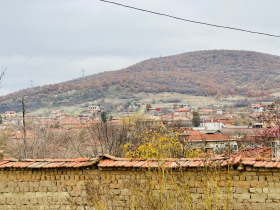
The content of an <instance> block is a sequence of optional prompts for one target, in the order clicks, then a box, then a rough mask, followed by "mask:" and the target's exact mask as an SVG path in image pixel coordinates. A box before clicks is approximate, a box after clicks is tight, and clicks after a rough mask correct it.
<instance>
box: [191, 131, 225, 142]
mask: <svg viewBox="0 0 280 210" xmlns="http://www.w3.org/2000/svg"><path fill="white" fill-rule="evenodd" d="M186 136H188V137H187V140H188V141H216V140H217V141H222V140H230V139H231V138H229V137H228V136H226V135H223V134H207V133H203V132H200V131H196V130H190V131H187V135H186Z"/></svg>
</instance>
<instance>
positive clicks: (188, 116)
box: [0, 104, 280, 156]
mask: <svg viewBox="0 0 280 210" xmlns="http://www.w3.org/2000/svg"><path fill="white" fill-rule="evenodd" d="M248 109H249V110H251V111H250V112H248V113H247V117H248V118H249V119H250V123H249V124H245V125H237V124H236V119H237V118H238V117H240V113H237V112H236V113H229V112H226V111H225V110H222V109H220V108H219V107H214V108H209V107H205V108H202V109H198V110H196V111H195V110H193V109H192V108H191V107H190V106H188V105H182V106H180V107H178V108H176V109H174V108H168V107H163V108H149V110H146V111H145V114H146V116H147V117H148V120H142V121H141V122H138V124H139V125H140V126H141V128H142V129H144V128H149V127H154V126H158V125H164V126H168V125H172V126H174V127H176V129H177V131H178V132H179V134H180V140H181V141H182V142H183V143H187V144H188V145H192V147H194V148H200V149H201V148H203V149H204V150H205V152H207V153H219V154H224V153H225V152H228V151H233V152H237V151H239V149H240V148H242V147H244V146H246V147H261V146H262V144H263V142H262V141H259V139H263V138H268V139H269V140H270V142H272V141H273V142H274V147H278V143H277V141H276V139H277V138H278V136H279V130H278V127H276V125H275V123H274V124H273V123H271V122H269V121H270V120H269V118H268V117H264V116H265V115H264V107H263V105H262V104H251V105H250V106H249V107H248ZM100 112H101V108H100V107H99V106H96V105H91V106H89V107H88V109H87V110H84V111H83V112H82V113H80V114H78V115H77V116H74V117H73V116H69V115H67V114H65V113H62V112H61V111H59V110H53V111H51V112H50V113H49V115H48V116H44V117H42V116H40V117H38V116H31V115H26V116H25V117H26V120H27V121H28V120H30V121H32V122H35V124H36V125H37V126H48V127H50V128H53V129H62V130H69V129H79V128H84V127H87V126H90V125H91V124H94V123H102V122H101V117H100ZM194 112H197V113H199V118H200V125H199V126H198V127H193V126H192V120H193V113H194ZM242 114H243V115H244V113H242ZM120 119H121V118H120V117H116V116H115V117H113V118H112V119H111V120H110V122H109V123H112V124H115V125H118V124H119V123H120V122H121V121H120ZM1 123H2V124H1V126H0V127H1V128H6V127H12V128H13V133H12V138H13V139H20V138H22V135H23V133H22V130H21V128H20V126H21V127H22V125H23V118H22V115H21V113H16V112H15V111H6V112H5V113H4V114H2V121H1ZM34 135H35V134H34V132H33V131H32V130H27V132H26V134H25V137H26V138H34ZM279 148H280V143H279ZM279 151H280V150H279ZM275 154H276V153H275ZM279 156H280V154H279Z"/></svg>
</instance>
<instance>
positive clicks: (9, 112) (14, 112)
mask: <svg viewBox="0 0 280 210" xmlns="http://www.w3.org/2000/svg"><path fill="white" fill-rule="evenodd" d="M5 114H16V111H6V112H5Z"/></svg>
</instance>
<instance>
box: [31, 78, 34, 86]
mask: <svg viewBox="0 0 280 210" xmlns="http://www.w3.org/2000/svg"><path fill="white" fill-rule="evenodd" d="M33 87H34V81H33V80H32V79H31V80H30V88H33Z"/></svg>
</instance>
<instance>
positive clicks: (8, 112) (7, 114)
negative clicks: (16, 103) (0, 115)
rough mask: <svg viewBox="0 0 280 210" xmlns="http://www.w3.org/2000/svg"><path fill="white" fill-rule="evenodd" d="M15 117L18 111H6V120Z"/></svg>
mask: <svg viewBox="0 0 280 210" xmlns="http://www.w3.org/2000/svg"><path fill="white" fill-rule="evenodd" d="M15 116H17V113H16V111H6V112H5V118H6V119H10V118H12V117H15Z"/></svg>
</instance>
